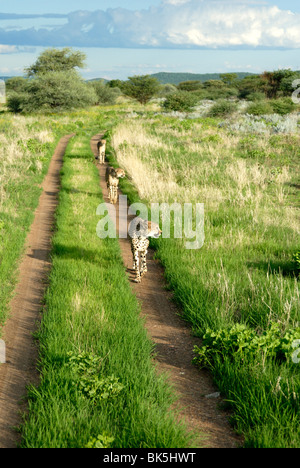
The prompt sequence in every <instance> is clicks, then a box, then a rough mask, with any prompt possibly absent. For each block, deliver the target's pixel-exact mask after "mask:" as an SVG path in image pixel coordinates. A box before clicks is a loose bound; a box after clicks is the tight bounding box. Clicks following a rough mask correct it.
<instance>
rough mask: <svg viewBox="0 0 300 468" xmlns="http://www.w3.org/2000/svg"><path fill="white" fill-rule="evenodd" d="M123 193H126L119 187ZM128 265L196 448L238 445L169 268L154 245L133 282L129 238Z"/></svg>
mask: <svg viewBox="0 0 300 468" xmlns="http://www.w3.org/2000/svg"><path fill="white" fill-rule="evenodd" d="M101 136H102V135H101V134H99V135H95V136H94V137H93V138H92V140H91V148H92V151H93V153H94V155H96V154H97V141H98V140H99V139H100V138H101ZM96 164H97V167H98V169H99V174H100V185H101V189H102V192H103V196H104V201H105V202H106V203H107V204H108V208H109V199H108V190H107V187H106V183H105V171H106V167H107V164H103V165H100V164H98V163H96ZM119 194H121V192H120V191H119ZM115 209H116V214H117V220H119V219H120V221H119V222H117V232H119V229H120V226H124V224H121V223H127V222H130V220H131V219H132V217H130V216H128V221H127V219H126V216H125V219H123V218H122V216H123V215H122V212H123V210H121V217H120V218H119V204H118V203H117V204H116V205H115ZM119 242H120V247H121V252H122V257H123V261H124V265H125V267H126V270H127V275H128V279H129V281H130V283H131V285H132V290H133V292H134V294H135V295H136V297H137V298H138V301H139V302H140V305H141V313H142V316H143V317H144V318H145V326H146V329H147V331H148V334H149V337H150V339H151V340H152V342H154V343H155V347H156V356H155V365H156V367H157V369H158V372H161V373H164V374H166V375H167V376H168V379H169V382H170V384H171V386H172V387H173V388H174V391H175V392H176V394H177V398H178V401H177V404H176V405H177V408H176V409H177V410H178V409H179V412H180V419H181V420H183V421H185V423H186V425H187V427H188V429H189V430H191V431H194V432H195V433H196V434H198V435H199V438H198V443H197V445H196V446H198V444H199V446H200V447H207V448H237V447H239V446H241V445H242V440H241V438H240V437H239V436H237V435H236V434H235V433H234V431H233V430H232V428H231V426H230V424H229V422H228V416H229V414H228V413H227V412H225V411H224V410H221V409H220V408H219V407H220V404H221V403H222V398H221V397H216V396H215V395H214V394H216V393H218V389H217V388H215V386H214V385H213V383H212V378H211V376H210V375H209V373H208V372H206V371H205V370H202V371H201V370H199V369H197V368H196V367H195V366H194V365H193V364H192V363H191V361H192V358H193V348H194V345H199V344H200V340H199V339H198V338H196V337H193V336H192V334H191V329H190V328H189V326H188V325H187V324H186V322H184V321H183V319H182V318H181V317H180V309H179V308H178V307H177V306H176V305H175V303H174V300H173V296H172V293H171V292H170V291H168V290H167V283H166V281H165V278H164V271H163V268H162V266H161V265H160V263H159V262H158V261H157V260H155V259H154V252H153V251H151V249H149V251H148V255H147V267H148V272H147V274H146V275H145V276H144V277H143V279H142V282H141V283H135V282H134V281H133V278H134V276H133V270H132V263H133V260H132V253H131V248H130V240H129V239H123V238H121V239H119Z"/></svg>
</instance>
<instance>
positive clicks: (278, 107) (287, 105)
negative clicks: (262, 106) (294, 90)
mask: <svg viewBox="0 0 300 468" xmlns="http://www.w3.org/2000/svg"><path fill="white" fill-rule="evenodd" d="M271 106H272V108H273V111H274V112H275V113H276V114H280V115H286V114H290V113H291V112H293V111H294V110H295V109H296V104H294V102H293V101H292V100H291V99H290V98H288V97H285V98H280V99H274V100H273V101H271Z"/></svg>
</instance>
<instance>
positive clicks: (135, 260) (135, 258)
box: [132, 250, 141, 283]
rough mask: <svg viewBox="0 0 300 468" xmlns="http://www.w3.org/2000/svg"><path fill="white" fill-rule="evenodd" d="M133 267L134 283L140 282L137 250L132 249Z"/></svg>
mask: <svg viewBox="0 0 300 468" xmlns="http://www.w3.org/2000/svg"><path fill="white" fill-rule="evenodd" d="M132 254H133V269H134V270H135V278H134V281H135V282H136V283H140V282H141V275H140V270H139V252H138V250H133V251H132Z"/></svg>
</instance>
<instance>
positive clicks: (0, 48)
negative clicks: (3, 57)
mask: <svg viewBox="0 0 300 468" xmlns="http://www.w3.org/2000/svg"><path fill="white" fill-rule="evenodd" d="M16 52H17V47H16V46H10V45H2V44H0V54H13V53H16Z"/></svg>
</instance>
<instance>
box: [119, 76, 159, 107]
mask: <svg viewBox="0 0 300 468" xmlns="http://www.w3.org/2000/svg"><path fill="white" fill-rule="evenodd" d="M158 90H159V82H158V80H157V79H156V78H153V77H151V76H149V75H143V76H137V75H136V76H131V77H129V79H128V81H125V83H124V84H123V86H122V91H123V93H124V94H125V95H126V96H129V97H132V98H135V99H136V100H137V101H138V102H140V103H141V104H146V103H147V102H148V101H150V99H151V98H152V97H153V96H154V95H155V93H156V92H157V91H158Z"/></svg>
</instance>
